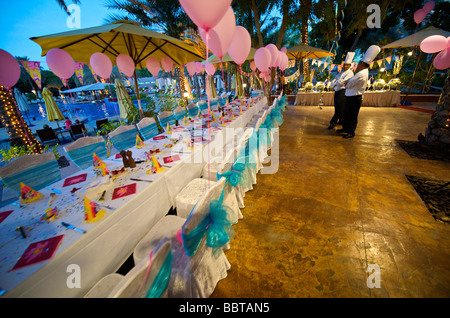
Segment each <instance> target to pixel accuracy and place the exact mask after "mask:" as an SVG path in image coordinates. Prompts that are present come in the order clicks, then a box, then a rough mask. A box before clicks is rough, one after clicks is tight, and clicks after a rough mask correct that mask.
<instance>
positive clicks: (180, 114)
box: [175, 110, 188, 122]
mask: <svg viewBox="0 0 450 318" xmlns="http://www.w3.org/2000/svg"><path fill="white" fill-rule="evenodd" d="M184 117H188V115H187V112H186V111H185V110H182V111H180V112H178V113H175V118H176V119H177V120H178V121H179V122H180V121H182V120H183V119H184Z"/></svg>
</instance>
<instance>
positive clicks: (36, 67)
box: [20, 60, 42, 89]
mask: <svg viewBox="0 0 450 318" xmlns="http://www.w3.org/2000/svg"><path fill="white" fill-rule="evenodd" d="M20 63H22V66H23V67H24V68H25V70H26V71H27V72H28V74H30V76H31V78H32V79H33V81H34V82H35V83H36V85H37V86H38V87H39V89H42V80H41V63H40V62H32V61H23V60H21V61H20Z"/></svg>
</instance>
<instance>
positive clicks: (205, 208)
mask: <svg viewBox="0 0 450 318" xmlns="http://www.w3.org/2000/svg"><path fill="white" fill-rule="evenodd" d="M224 186H225V178H222V179H221V180H219V181H218V182H216V183H215V184H214V186H213V187H211V189H209V190H208V191H207V192H206V193H205V194H204V195H203V196H202V198H201V199H200V200H199V202H198V203H197V205H196V206H195V207H194V209H193V210H192V211H191V214H190V215H189V217H188V218H187V219H183V218H181V217H178V216H173V215H168V216H165V217H164V218H163V219H161V220H160V221H159V222H158V223H157V224H155V225H154V226H153V227H152V229H151V230H150V231H149V232H148V233H147V234H146V235H145V237H144V238H143V239H142V240H141V241H140V242H139V243H138V244H137V245H136V247H135V249H134V252H133V258H134V261H135V262H136V263H138V262H140V261H141V260H142V259H143V258H145V257H146V255H148V253H149V251H151V250H153V249H154V246H155V245H156V244H157V242H159V241H160V239H161V238H162V237H168V238H170V239H171V241H172V254H173V263H172V273H171V278H170V282H169V288H168V297H169V298H171V297H177V298H179V297H182V298H207V297H209V296H210V295H211V294H212V292H213V291H214V289H215V287H216V285H217V283H218V281H219V280H221V279H223V278H225V277H226V276H227V271H228V270H229V269H230V267H231V265H230V263H229V262H228V260H227V258H226V256H225V254H224V253H223V249H226V248H229V242H228V243H226V244H224V245H223V248H218V249H213V248H212V247H210V246H207V245H206V240H205V239H204V236H205V235H206V232H203V230H202V229H203V226H204V225H205V222H206V223H208V222H209V221H210V219H209V217H210V216H211V214H210V203H211V201H212V200H217V199H218V198H219V197H220V196H221V195H222V191H223V190H224ZM234 199H235V197H234V194H230V193H227V192H224V201H223V202H224V204H225V205H227V206H230V204H231V203H230V202H233V200H234ZM227 219H228V220H229V221H230V223H231V224H235V223H236V222H237V220H238V215H234V213H233V211H231V209H230V211H229V213H228V214H227ZM180 229H181V231H180ZM179 231H180V234H181V237H182V242H183V243H181V242H180V241H179V239H178V238H177V236H178V235H177V233H179ZM195 233H199V236H198V237H197V238H198V239H199V241H197V242H199V245H198V248H197V249H196V250H195V248H194V249H192V248H191V243H192V241H191V240H189V238H191V237H192V236H193V235H194V234H195ZM178 237H179V236H178Z"/></svg>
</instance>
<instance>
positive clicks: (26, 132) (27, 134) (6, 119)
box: [0, 85, 43, 154]
mask: <svg viewBox="0 0 450 318" xmlns="http://www.w3.org/2000/svg"><path fill="white" fill-rule="evenodd" d="M0 109H1V110H0V117H1V120H2V122H3V123H4V124H5V127H6V130H7V131H8V134H9V138H10V140H11V143H12V144H13V145H16V146H26V147H27V148H28V149H29V150H31V151H32V152H33V153H35V154H40V153H42V152H43V149H42V145H41V144H40V142H39V141H37V140H36V137H35V136H34V135H33V133H32V132H31V130H30V128H29V127H28V125H27V123H26V122H25V120H24V118H23V116H22V114H21V113H20V111H19V109H18V106H17V104H16V101H15V99H14V98H13V96H12V93H11V91H8V90H7V89H6V88H5V87H4V86H2V85H0Z"/></svg>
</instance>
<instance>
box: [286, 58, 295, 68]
mask: <svg viewBox="0 0 450 318" xmlns="http://www.w3.org/2000/svg"><path fill="white" fill-rule="evenodd" d="M294 66H295V60H289V62H288V66H287V67H286V68H292V67H294Z"/></svg>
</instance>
